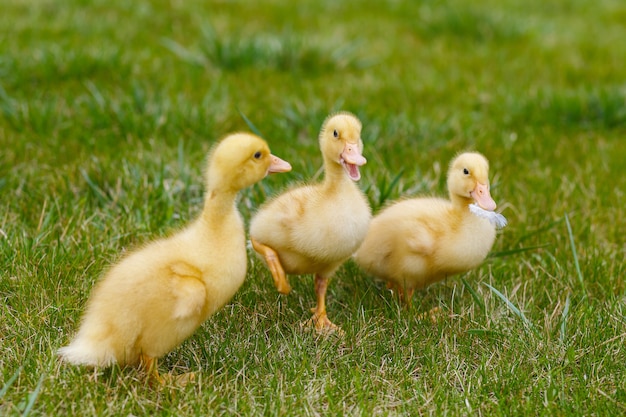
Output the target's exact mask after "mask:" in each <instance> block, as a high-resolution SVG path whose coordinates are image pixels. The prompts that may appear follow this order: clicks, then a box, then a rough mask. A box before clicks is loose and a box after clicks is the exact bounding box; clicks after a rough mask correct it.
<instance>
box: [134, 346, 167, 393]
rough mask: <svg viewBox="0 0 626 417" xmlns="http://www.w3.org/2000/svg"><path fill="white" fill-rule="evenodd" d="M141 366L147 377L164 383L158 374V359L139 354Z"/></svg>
mask: <svg viewBox="0 0 626 417" xmlns="http://www.w3.org/2000/svg"><path fill="white" fill-rule="evenodd" d="M139 358H140V363H141V366H142V367H143V368H144V369H145V370H146V372H147V373H148V378H154V380H155V381H156V382H157V383H158V384H159V385H165V380H164V379H163V378H161V375H159V367H158V359H157V358H153V357H152V356H148V355H146V354H144V353H142V354H141V355H140V356H139Z"/></svg>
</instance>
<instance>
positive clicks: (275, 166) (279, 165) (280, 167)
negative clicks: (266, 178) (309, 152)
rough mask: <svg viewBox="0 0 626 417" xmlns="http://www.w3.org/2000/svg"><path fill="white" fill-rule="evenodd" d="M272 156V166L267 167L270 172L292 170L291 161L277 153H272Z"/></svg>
mask: <svg viewBox="0 0 626 417" xmlns="http://www.w3.org/2000/svg"><path fill="white" fill-rule="evenodd" d="M270 158H272V163H271V164H270V167H269V168H268V169H267V172H268V173H269V174H274V173H277V172H289V171H291V164H289V162H287V161H284V160H282V159H280V158H279V157H277V156H275V155H271V154H270Z"/></svg>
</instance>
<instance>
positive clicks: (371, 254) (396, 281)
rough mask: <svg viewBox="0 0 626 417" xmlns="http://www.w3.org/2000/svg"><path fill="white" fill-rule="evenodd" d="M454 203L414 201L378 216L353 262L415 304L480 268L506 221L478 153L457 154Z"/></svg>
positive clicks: (451, 184) (451, 174) (451, 175)
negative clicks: (419, 293)
mask: <svg viewBox="0 0 626 417" xmlns="http://www.w3.org/2000/svg"><path fill="white" fill-rule="evenodd" d="M447 184H448V191H449V194H450V200H446V199H443V198H434V197H432V198H428V197H425V198H414V199H408V200H403V201H399V202H396V203H394V204H392V205H390V206H388V207H387V208H385V209H383V210H382V211H381V212H380V213H379V214H377V215H376V216H375V217H374V219H373V220H372V222H371V224H370V228H369V231H368V233H367V237H366V238H365V241H364V242H363V244H362V245H361V247H360V248H359V250H358V251H357V252H356V254H355V256H354V260H355V261H356V263H357V264H358V265H359V266H360V267H361V268H362V269H363V270H365V271H366V272H368V273H370V274H372V275H375V276H377V277H379V278H382V279H384V280H386V281H387V283H388V287H389V288H393V289H395V290H396V292H397V294H398V295H399V297H400V298H401V299H403V298H404V297H406V300H405V301H407V302H408V303H410V302H411V298H412V296H413V292H414V290H415V289H421V288H424V287H426V286H427V285H430V284H432V283H434V282H436V281H439V280H442V279H444V278H446V277H447V276H450V275H454V274H459V273H462V272H466V271H469V270H470V269H473V268H476V267H477V266H479V265H480V264H481V263H482V262H483V261H484V259H485V258H486V257H487V254H488V253H489V251H490V250H491V247H492V245H493V243H494V241H495V238H496V228H501V227H504V226H505V225H506V219H505V218H504V216H502V215H501V214H499V213H496V212H494V210H495V209H496V202H495V201H494V200H493V198H492V197H491V193H490V191H489V162H488V161H487V159H486V158H485V157H484V156H483V155H481V154H479V153H476V152H467V153H462V154H460V155H458V156H457V157H456V158H455V159H454V160H453V161H452V163H451V164H450V168H449V170H448V177H447Z"/></svg>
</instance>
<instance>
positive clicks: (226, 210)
mask: <svg viewBox="0 0 626 417" xmlns="http://www.w3.org/2000/svg"><path fill="white" fill-rule="evenodd" d="M236 197H237V192H236V191H218V190H212V189H209V191H207V195H206V198H205V200H204V209H203V210H202V218H203V219H205V220H206V221H207V222H208V223H210V224H212V225H213V224H218V225H219V224H221V223H223V222H224V219H225V217H227V216H229V215H233V214H236V212H237V209H236V207H235V199H236Z"/></svg>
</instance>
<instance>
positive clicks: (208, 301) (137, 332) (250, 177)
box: [58, 133, 291, 379]
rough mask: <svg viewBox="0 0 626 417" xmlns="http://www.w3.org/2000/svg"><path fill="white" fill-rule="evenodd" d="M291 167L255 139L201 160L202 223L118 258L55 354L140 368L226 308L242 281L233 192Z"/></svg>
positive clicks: (227, 143) (229, 144)
mask: <svg viewBox="0 0 626 417" xmlns="http://www.w3.org/2000/svg"><path fill="white" fill-rule="evenodd" d="M289 170H291V166H290V165H289V164H288V163H287V162H285V161H283V160H281V159H280V158H277V157H275V156H273V155H272V154H270V149H269V147H268V146H267V143H266V142H265V141H264V140H262V139H261V138H259V137H257V136H254V135H251V134H247V133H237V134H232V135H229V136H227V137H226V138H224V139H223V140H222V141H221V142H219V143H218V144H217V146H216V147H214V149H213V151H212V152H211V154H210V156H209V160H208V168H207V173H206V197H205V202H204V209H203V211H202V213H201V215H200V216H199V217H198V219H197V220H195V221H194V222H193V223H191V224H190V225H189V226H187V227H186V228H185V229H183V230H181V231H180V232H178V233H176V234H174V235H172V236H171V237H168V238H164V239H160V240H157V241H155V242H152V243H150V244H148V245H147V246H145V247H143V248H142V249H139V250H137V251H135V252H132V253H130V254H129V255H127V256H125V257H124V258H123V259H122V260H121V261H120V262H119V263H118V264H117V265H114V266H113V267H112V268H111V269H110V270H109V271H108V272H107V273H106V274H105V275H104V277H103V279H102V280H101V281H100V282H99V283H98V284H97V285H96V287H95V288H94V291H93V294H92V295H91V297H90V299H89V301H88V304H87V309H86V311H85V313H84V316H83V318H82V323H81V326H80V329H79V330H78V334H77V335H76V337H75V338H74V340H72V342H71V343H70V344H69V346H66V347H62V348H60V349H59V351H58V353H59V355H60V356H61V358H62V359H63V360H65V361H67V362H70V363H73V364H76V365H88V366H103V367H105V366H109V365H112V364H114V363H118V364H119V365H122V366H123V365H137V364H142V365H143V366H144V367H146V368H147V369H148V370H149V371H151V372H152V374H153V375H154V376H155V377H156V378H157V379H160V378H159V375H158V371H157V367H156V362H157V359H158V358H159V357H161V356H163V355H165V354H166V353H168V352H169V351H170V350H172V349H174V348H175V347H176V346H178V345H179V344H180V343H182V342H183V341H184V340H185V339H186V338H187V337H189V336H190V335H191V334H192V333H193V332H194V331H195V330H196V329H197V328H198V327H199V326H200V325H201V324H202V323H203V322H204V321H205V320H206V319H207V318H208V317H209V316H211V315H212V314H213V313H215V312H216V311H217V310H218V309H220V308H221V307H222V306H223V305H224V304H226V303H227V302H228V301H229V300H230V299H231V298H232V296H233V295H234V294H235V292H236V291H237V290H238V289H239V287H240V286H241V285H242V283H243V281H244V278H245V276H246V266H247V259H246V243H245V233H244V225H243V221H242V219H241V216H240V214H239V212H238V211H237V208H236V205H235V198H236V195H237V192H238V191H239V190H241V189H243V188H245V187H248V186H250V185H252V184H254V183H256V182H258V181H260V180H261V179H263V178H264V177H265V176H266V175H267V174H268V173H270V172H287V171H289Z"/></svg>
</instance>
